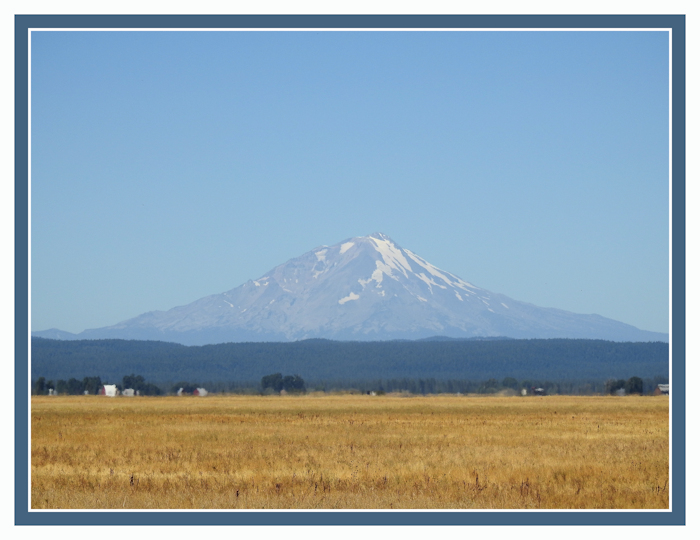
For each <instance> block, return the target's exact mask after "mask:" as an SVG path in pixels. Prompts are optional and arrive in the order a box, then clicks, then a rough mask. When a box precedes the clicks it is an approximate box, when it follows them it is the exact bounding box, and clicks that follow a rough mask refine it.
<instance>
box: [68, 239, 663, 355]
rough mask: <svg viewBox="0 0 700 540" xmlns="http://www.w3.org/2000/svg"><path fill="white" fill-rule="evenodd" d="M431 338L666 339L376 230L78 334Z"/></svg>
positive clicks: (187, 338)
mask: <svg viewBox="0 0 700 540" xmlns="http://www.w3.org/2000/svg"><path fill="white" fill-rule="evenodd" d="M434 335H443V336H447V337H452V338H469V337H495V336H508V337H512V338H538V337H539V338H555V337H569V338H597V339H610V340H617V341H650V340H656V341H664V340H665V341H667V340H668V337H667V335H664V334H654V333H651V332H643V331H641V330H638V329H636V328H634V327H632V326H629V325H625V324H623V323H619V322H616V321H612V320H610V319H605V318H603V317H597V316H592V315H576V314H574V313H568V312H565V311H561V310H556V309H549V308H538V307H536V306H533V305H531V304H525V303H522V302H518V301H517V300H513V299H511V298H508V297H506V296H503V295H501V294H497V293H492V292H490V291H487V290H485V289H482V288H479V287H476V286H475V285H472V284H471V283H469V282H467V281H465V280H463V279H462V278H460V277H458V276H456V275H455V274H452V273H450V272H447V271H445V270H441V269H439V268H437V267H436V266H434V265H432V264H431V263H429V262H428V261H426V260H425V259H423V258H422V257H420V256H419V255H417V254H415V253H413V252H412V251H410V250H408V249H404V248H402V247H400V246H399V245H397V244H396V243H395V242H394V241H393V240H392V239H391V238H390V237H389V236H387V235H386V234H384V233H382V232H375V233H372V234H370V235H368V236H362V237H353V238H349V239H346V240H344V241H342V242H339V243H337V244H334V245H332V246H325V245H324V246H320V247H317V248H315V249H313V250H311V251H309V252H307V253H305V254H303V255H301V256H299V257H296V258H294V259H291V260H289V261H287V262H286V263H284V264H281V265H279V266H277V267H275V268H273V269H272V270H270V271H269V272H267V273H266V274H265V275H264V276H262V277H260V278H258V279H256V280H251V281H248V282H247V283H244V284H243V285H240V286H239V287H236V288H235V289H231V290H229V291H227V292H224V293H221V294H214V295H211V296H207V297H205V298H202V299H200V300H197V301H195V302H192V303H191V304H189V305H186V306H180V307H176V308H173V309H171V310H169V311H165V312H150V313H145V314H143V315H140V316H138V317H135V318H133V319H130V320H127V321H124V322H122V323H119V324H117V325H115V326H112V327H107V328H102V329H96V330H86V331H85V332H83V333H82V334H81V337H87V338H102V337H122V338H127V339H159V340H163V341H176V342H179V343H184V344H205V343H220V342H225V341H290V340H301V339H310V338H327V339H343V340H347V339H351V340H387V339H420V338H425V337H429V336H434ZM664 337H665V339H664Z"/></svg>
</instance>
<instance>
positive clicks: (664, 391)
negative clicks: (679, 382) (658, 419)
mask: <svg viewBox="0 0 700 540" xmlns="http://www.w3.org/2000/svg"><path fill="white" fill-rule="evenodd" d="M670 393H671V385H670V384H660V385H658V386H657V387H656V390H654V395H655V396H668V395H669V394H670Z"/></svg>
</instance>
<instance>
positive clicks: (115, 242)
mask: <svg viewBox="0 0 700 540" xmlns="http://www.w3.org/2000/svg"><path fill="white" fill-rule="evenodd" d="M32 36H33V37H32V43H31V54H32V71H31V76H32V80H31V85H32V95H31V100H32V101H31V106H32V109H31V110H32V126H31V129H32V131H31V133H32V141H31V142H32V147H31V152H32V154H31V155H32V163H31V165H32V177H31V294H32V301H31V309H32V322H31V327H32V330H44V329H48V328H52V327H56V328H60V329H62V330H67V331H71V332H79V331H82V330H84V329H86V328H97V327H101V326H106V325H111V324H115V323H117V322H119V321H121V320H124V319H127V318H130V317H133V316H136V315H139V314H141V313H143V312H146V311H151V310H156V309H160V310H166V309H170V308H172V307H174V306H177V305H183V304H187V303H189V302H192V301H194V300H196V299H198V298H201V297H203V296H206V295H208V294H214V293H219V292H223V291H226V290H229V289H232V288H234V287H236V286H238V285H240V284H242V283H244V282H245V281H247V280H248V279H255V278H258V277H260V276H261V275H262V274H264V273H265V272H267V271H268V270H270V269H271V268H273V267H274V266H276V265H277V264H281V263H283V262H285V261H287V260H288V259H290V258H292V257H296V256H298V255H301V254H302V253H304V252H306V251H308V250H310V249H313V248H314V247H316V246H319V245H321V244H335V243H337V242H339V241H341V240H344V239H346V238H348V237H352V236H362V235H366V234H370V233H372V232H375V231H381V232H384V233H385V234H388V235H389V236H391V237H392V238H393V239H394V240H395V241H396V242H397V243H398V244H400V245H401V246H402V247H406V248H408V249H411V250H412V251H414V252H416V253H418V254H419V255H421V256H422V257H424V258H426V259H427V260H428V261H430V262H431V263H433V264H435V265H436V266H438V267H440V268H443V269H445V270H447V271H450V272H452V273H454V274H456V275H458V276H460V277H462V278H463V279H466V280H468V281H470V282H471V283H473V284H475V285H477V286H480V287H483V288H486V289H488V290H491V291H493V292H499V293H503V294H506V295H508V296H511V297H512V298H514V299H517V300H522V301H526V302H531V303H533V304H536V305H539V306H543V307H557V308H561V309H565V310H569V311H573V312H577V313H598V314H600V315H603V316H606V317H610V318H613V319H617V320H620V321H623V322H626V323H629V324H633V325H634V326H637V327H639V328H642V329H644V330H654V331H661V332H668V299H669V294H668V293H669V291H668V279H669V272H668V264H669V258H668V252H669V226H668V220H669V175H668V166H669V154H668V144H669V138H668V122H669V116H668V110H669V105H668V99H669V95H668V84H669V80H668V36H667V34H666V33H664V32H35V33H33V35H32Z"/></svg>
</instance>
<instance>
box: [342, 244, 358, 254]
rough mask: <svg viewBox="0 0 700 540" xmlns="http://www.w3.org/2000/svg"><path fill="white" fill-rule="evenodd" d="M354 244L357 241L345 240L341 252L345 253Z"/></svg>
mask: <svg viewBox="0 0 700 540" xmlns="http://www.w3.org/2000/svg"><path fill="white" fill-rule="evenodd" d="M354 245H355V242H345V243H344V244H343V245H342V246H340V254H341V255H342V254H343V253H345V252H346V251H347V250H348V249H350V248H351V247H352V246H354Z"/></svg>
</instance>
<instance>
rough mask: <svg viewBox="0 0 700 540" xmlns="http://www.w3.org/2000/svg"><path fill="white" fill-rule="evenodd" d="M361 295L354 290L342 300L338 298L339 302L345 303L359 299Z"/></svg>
mask: <svg viewBox="0 0 700 540" xmlns="http://www.w3.org/2000/svg"><path fill="white" fill-rule="evenodd" d="M359 297H360V296H359V295H357V294H355V293H354V292H351V293H350V294H349V295H347V296H346V297H345V298H341V299H340V300H338V303H339V304H344V303H345V302H349V301H350V300H357V299H358V298H359Z"/></svg>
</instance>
